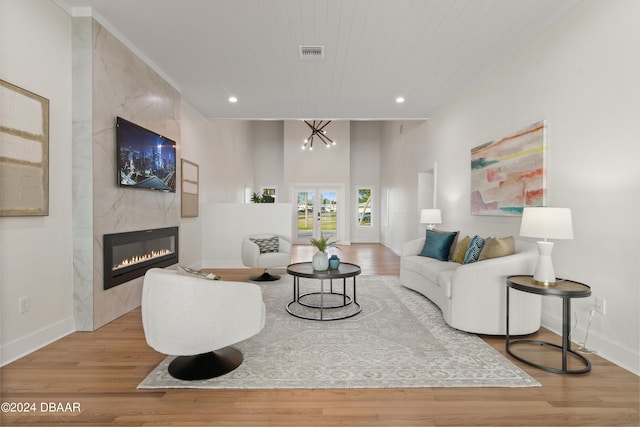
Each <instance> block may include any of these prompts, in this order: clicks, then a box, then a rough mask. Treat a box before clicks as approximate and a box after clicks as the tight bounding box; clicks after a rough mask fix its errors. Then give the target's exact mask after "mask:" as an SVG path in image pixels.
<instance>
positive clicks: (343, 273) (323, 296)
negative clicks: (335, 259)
mask: <svg viewBox="0 0 640 427" xmlns="http://www.w3.org/2000/svg"><path fill="white" fill-rule="evenodd" d="M287 273H289V274H290V275H291V276H293V300H292V301H291V302H290V303H289V304H287V312H288V313H289V314H291V315H292V316H296V317H299V318H301V319H307V320H322V321H326V320H340V319H347V318H349V317H353V316H355V315H356V314H358V313H360V312H361V311H362V307H361V306H360V303H358V301H357V299H356V276H357V275H359V274H360V273H361V271H360V267H359V266H357V265H355V264H350V263H348V262H341V263H340V266H339V267H338V268H337V269H329V270H322V271H317V270H314V269H313V266H312V264H311V263H310V262H299V263H296V264H291V265H289V266H288V267H287ZM349 277H351V278H352V279H353V296H350V295H347V278H349ZM300 278H305V279H317V280H320V291H319V292H307V293H304V294H302V295H301V294H300ZM334 279H342V292H340V290H339V289H336V290H334V287H333V280H334ZM325 280H329V290H328V291H325V289H324V281H325ZM318 296H319V301H313V300H314V299H315V300H317V299H318ZM327 297H329V298H327ZM336 297H337V298H336ZM351 305H352V306H353V307H354V308H353V310H348V309H347V308H348V307H349V306H351ZM296 308H297V309H298V310H294V309H296ZM325 310H334V312H337V311H339V314H335V315H331V314H329V315H326V314H327V313H325ZM307 313H310V314H307Z"/></svg>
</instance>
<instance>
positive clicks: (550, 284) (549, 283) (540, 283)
mask: <svg viewBox="0 0 640 427" xmlns="http://www.w3.org/2000/svg"><path fill="white" fill-rule="evenodd" d="M532 282H533V284H534V285H538V286H549V287H552V286H556V285H557V284H558V282H556V281H553V282H549V281H540V280H536V279H535V278H534V279H533V280H532Z"/></svg>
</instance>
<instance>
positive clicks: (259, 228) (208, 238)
mask: <svg viewBox="0 0 640 427" xmlns="http://www.w3.org/2000/svg"><path fill="white" fill-rule="evenodd" d="M201 207H202V234H203V239H202V259H203V261H202V267H207V268H212V267H227V268H238V267H243V264H242V252H241V247H242V239H243V237H244V236H248V235H251V234H275V235H278V236H283V237H285V238H286V239H287V240H289V241H291V220H292V218H293V207H292V205H291V204H290V203H204V204H202V205H201Z"/></svg>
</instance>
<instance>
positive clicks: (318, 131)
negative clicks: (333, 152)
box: [302, 120, 336, 150]
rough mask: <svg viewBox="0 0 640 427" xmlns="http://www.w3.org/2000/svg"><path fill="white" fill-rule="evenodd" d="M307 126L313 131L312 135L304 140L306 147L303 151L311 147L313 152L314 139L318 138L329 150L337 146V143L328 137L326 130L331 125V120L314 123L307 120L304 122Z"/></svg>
mask: <svg viewBox="0 0 640 427" xmlns="http://www.w3.org/2000/svg"><path fill="white" fill-rule="evenodd" d="M304 122H305V123H306V124H307V126H309V128H310V129H311V135H310V136H309V137H308V138H307V139H305V140H304V145H303V146H302V149H303V150H305V149H306V148H307V146H309V150H313V137H314V136H317V137H318V139H320V141H322V142H323V143H324V145H325V146H326V147H327V148H329V147H331V146H332V145H336V143H335V141H333V140H332V139H331V138H329V137H328V136H327V131H326V130H324V128H325V127H326V126H327V125H328V124H329V123H331V120H327V121H322V120H314V121H313V123H309V122H308V121H307V120H305V121H304Z"/></svg>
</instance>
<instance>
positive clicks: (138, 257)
mask: <svg viewBox="0 0 640 427" xmlns="http://www.w3.org/2000/svg"><path fill="white" fill-rule="evenodd" d="M172 253H173V251H171V250H169V249H161V250H159V251H151V252H150V253H148V254H144V255H136V256H134V257H131V258H127V259H124V260H122V262H121V263H120V264H117V265H114V266H113V270H118V269H120V268H124V267H128V266H130V265H135V264H139V263H141V262H145V261H149V260H150V259H154V258H160V257H163V256H166V255H170V254H172Z"/></svg>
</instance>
